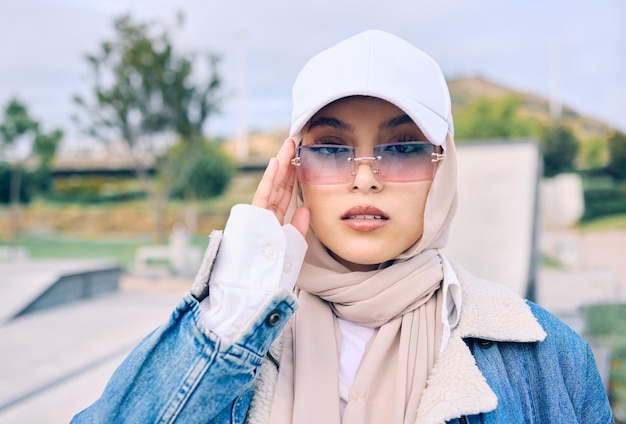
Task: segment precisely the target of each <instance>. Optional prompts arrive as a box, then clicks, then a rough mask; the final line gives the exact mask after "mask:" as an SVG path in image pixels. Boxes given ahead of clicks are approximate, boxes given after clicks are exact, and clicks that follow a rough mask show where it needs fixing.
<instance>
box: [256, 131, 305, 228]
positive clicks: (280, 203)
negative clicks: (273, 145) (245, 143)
mask: <svg viewBox="0 0 626 424" xmlns="http://www.w3.org/2000/svg"><path fill="white" fill-rule="evenodd" d="M294 152H295V145H294V142H293V140H292V139H287V140H285V142H284V143H283V145H282V146H281V148H280V150H279V151H278V153H277V154H276V157H274V158H272V159H270V161H269V163H268V165H267V168H266V169H265V172H264V173H263V177H262V178H261V181H260V182H259V186H258V187H257V190H256V192H255V194H254V196H253V198H252V204H253V205H254V206H258V207H262V208H266V209H270V210H272V211H273V212H274V213H275V214H276V217H277V218H278V220H279V221H280V222H281V224H282V223H283V220H284V217H285V213H286V212H287V208H288V207H289V203H290V201H291V193H292V192H293V187H294V180H295V169H294V167H293V165H291V159H292V157H293V155H294Z"/></svg>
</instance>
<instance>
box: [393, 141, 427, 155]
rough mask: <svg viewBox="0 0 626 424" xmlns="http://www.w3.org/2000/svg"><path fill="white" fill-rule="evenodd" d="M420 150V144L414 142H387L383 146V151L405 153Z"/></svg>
mask: <svg viewBox="0 0 626 424" xmlns="http://www.w3.org/2000/svg"><path fill="white" fill-rule="evenodd" d="M420 150H422V148H421V145H419V144H414V143H396V144H389V145H388V146H387V147H385V152H388V153H401V154H406V153H416V152H419V151H420Z"/></svg>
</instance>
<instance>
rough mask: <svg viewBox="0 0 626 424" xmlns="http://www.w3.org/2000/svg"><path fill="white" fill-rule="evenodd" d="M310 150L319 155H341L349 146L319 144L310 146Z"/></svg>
mask: <svg viewBox="0 0 626 424" xmlns="http://www.w3.org/2000/svg"><path fill="white" fill-rule="evenodd" d="M310 149H311V151H312V152H314V153H317V154H319V155H341V154H346V153H348V152H349V151H350V148H349V147H346V146H338V145H336V144H319V145H317V146H310Z"/></svg>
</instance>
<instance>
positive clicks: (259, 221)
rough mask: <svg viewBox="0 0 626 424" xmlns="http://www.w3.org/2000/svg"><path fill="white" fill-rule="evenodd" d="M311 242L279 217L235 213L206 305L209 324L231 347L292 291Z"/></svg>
mask: <svg viewBox="0 0 626 424" xmlns="http://www.w3.org/2000/svg"><path fill="white" fill-rule="evenodd" d="M306 249H307V243H306V241H305V239H304V237H303V236H302V234H300V232H298V230H296V229H295V227H294V226H292V225H291V224H287V225H284V226H282V227H281V225H280V224H279V222H278V220H277V219H276V216H275V215H274V213H273V212H271V211H269V210H267V209H263V208H259V207H256V206H251V205H235V206H234V207H233V208H232V210H231V213H230V216H229V218H228V222H227V223H226V227H225V228H224V235H223V238H222V242H221V244H220V247H219V251H218V254H217V257H216V259H215V264H214V266H213V271H212V273H211V278H210V281H209V296H208V297H206V298H205V299H204V300H202V302H200V308H201V309H202V310H203V312H204V313H203V319H204V322H205V324H206V325H207V326H208V328H210V329H211V330H213V331H214V332H215V333H217V334H218V335H219V336H220V337H221V338H222V339H224V340H225V341H226V342H229V343H230V342H232V341H233V340H235V338H236V336H237V334H238V333H239V332H240V330H241V329H242V327H243V326H244V325H245V324H246V323H247V322H248V321H249V320H250V319H251V318H252V317H253V316H254V315H256V313H257V312H258V309H259V308H260V307H261V306H262V304H263V303H264V301H265V300H266V299H267V298H268V297H269V296H271V295H272V294H273V293H275V292H276V291H277V290H279V289H280V288H284V289H287V290H288V291H292V290H293V287H294V286H295V283H296V279H297V278H298V274H299V273H300V268H301V267H302V262H303V261H304V254H305V253H306Z"/></svg>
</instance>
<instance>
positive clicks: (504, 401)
mask: <svg viewBox="0 0 626 424" xmlns="http://www.w3.org/2000/svg"><path fill="white" fill-rule="evenodd" d="M219 238H220V237H219V233H214V234H213V235H212V237H211V243H210V245H209V248H208V250H207V255H206V256H205V265H203V267H202V269H201V271H200V272H199V274H198V278H197V279H196V283H195V284H194V286H193V287H192V289H191V290H190V292H189V293H187V294H186V295H185V296H184V298H183V300H182V302H181V303H180V304H179V306H178V307H177V308H176V310H175V311H174V312H173V313H172V315H171V317H170V319H169V321H168V322H167V323H166V324H164V325H163V326H161V327H160V328H158V329H156V330H155V331H153V332H152V333H151V334H149V335H148V336H147V337H146V338H145V339H144V340H143V341H142V342H141V343H140V344H139V345H138V346H137V347H136V348H135V349H134V350H133V351H132V352H131V354H130V355H129V356H128V357H127V358H126V359H125V360H124V362H123V363H122V364H121V365H120V367H119V368H118V369H117V371H116V372H115V373H114V375H113V376H112V377H111V380H110V381H109V383H108V385H107V387H106V389H105V391H104V393H103V394H102V396H101V397H100V399H98V400H97V401H96V402H95V403H94V404H93V405H91V406H90V407H89V408H87V409H86V410H84V411H82V412H81V413H80V414H78V415H76V416H75V417H74V419H73V420H72V422H73V423H118V422H119V423H122V422H123V423H174V422H177V423H244V422H249V423H253V424H256V423H266V422H269V414H270V412H271V405H272V395H273V388H274V385H275V383H276V379H277V377H278V369H279V367H280V363H279V360H280V350H281V337H280V334H281V331H282V329H283V328H284V326H285V324H286V323H287V321H288V320H289V318H290V317H291V315H292V314H293V313H294V312H295V310H296V308H297V300H296V298H295V297H294V295H293V294H291V293H289V292H288V291H286V290H280V291H279V292H277V293H276V294H275V295H274V296H273V297H271V298H270V299H269V300H268V301H267V302H266V304H265V305H264V307H263V308H262V309H261V311H260V312H259V313H258V314H257V316H256V317H255V318H254V319H253V320H251V321H250V322H249V323H248V325H247V326H246V328H245V331H244V332H243V333H241V335H240V337H239V338H238V339H237V340H235V341H234V342H233V343H232V344H227V343H225V342H223V341H222V340H220V338H219V337H218V336H217V335H216V334H215V333H213V332H212V331H210V330H209V329H207V328H206V327H205V325H204V323H203V320H202V319H201V314H202V311H201V309H200V307H199V301H200V300H201V299H202V298H203V297H206V296H207V294H208V280H209V276H210V272H211V264H212V261H213V260H214V258H215V254H216V252H217V247H218V245H219ZM455 269H456V272H457V274H458V276H459V280H460V282H461V287H462V290H463V305H462V308H461V317H460V321H459V325H458V326H457V328H456V329H455V330H454V331H453V333H452V335H451V337H450V341H449V342H448V344H447V345H446V347H445V348H444V350H443V351H442V353H441V355H440V356H439V359H438V360H437V363H436V364H435V366H434V368H433V370H432V372H431V375H430V377H429V381H428V386H427V388H426V390H425V391H424V393H423V395H422V399H421V401H420V406H419V410H418V419H417V422H418V423H420V424H421V423H425V424H426V423H445V422H448V423H585V424H588V423H613V422H614V421H613V417H612V413H611V409H610V405H609V402H608V399H607V396H606V392H605V389H604V386H603V384H602V381H601V379H600V376H599V373H598V370H597V368H596V364H595V361H594V357H593V354H592V352H591V349H590V348H589V346H588V344H587V343H586V342H585V341H584V340H583V339H582V338H581V337H579V336H578V335H577V334H576V333H575V332H573V331H572V330H571V329H570V328H569V327H567V326H566V325H564V324H563V323H562V322H561V321H559V320H558V319H557V318H556V317H554V316H553V315H551V314H550V313H549V312H547V311H546V310H544V309H542V308H541V307H539V306H537V305H535V304H533V303H530V302H525V301H524V300H523V299H521V298H520V297H519V296H517V295H516V294H515V293H513V292H512V291H510V290H509V289H508V288H506V287H505V286H503V285H501V284H495V283H491V282H488V281H484V280H480V279H478V278H476V277H474V276H472V275H470V274H469V273H467V272H466V271H464V270H463V269H461V268H458V267H456V268H455ZM314 401H315V400H312V402H314Z"/></svg>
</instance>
